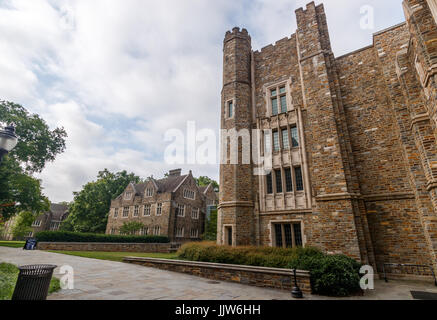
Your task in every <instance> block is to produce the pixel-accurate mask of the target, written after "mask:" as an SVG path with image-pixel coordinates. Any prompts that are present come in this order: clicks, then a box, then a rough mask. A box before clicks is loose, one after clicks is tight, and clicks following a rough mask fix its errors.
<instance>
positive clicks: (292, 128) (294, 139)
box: [290, 124, 300, 149]
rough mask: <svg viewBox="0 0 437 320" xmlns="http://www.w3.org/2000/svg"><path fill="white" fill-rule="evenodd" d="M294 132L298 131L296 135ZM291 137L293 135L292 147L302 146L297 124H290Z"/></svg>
mask: <svg viewBox="0 0 437 320" xmlns="http://www.w3.org/2000/svg"><path fill="white" fill-rule="evenodd" d="M293 132H295V133H296V134H295V136H294V135H293ZM290 137H291V148H292V149H294V148H299V147H300V141H299V128H298V127H297V124H295V125H292V126H290ZM295 142H296V143H295Z"/></svg>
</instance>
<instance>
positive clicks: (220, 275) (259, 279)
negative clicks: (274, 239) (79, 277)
mask: <svg viewBox="0 0 437 320" xmlns="http://www.w3.org/2000/svg"><path fill="white" fill-rule="evenodd" d="M123 262H127V263H133V264H138V265H142V266H145V267H152V268H158V269H163V270H167V271H175V272H181V273H187V274H191V275H195V276H199V277H203V278H208V279H212V280H220V281H229V282H237V283H241V284H247V285H251V286H256V287H264V288H274V289H281V290H287V291H291V289H292V287H293V283H294V281H293V272H292V271H291V270H289V269H276V268H264V267H253V266H242V265H232V264H220V263H209V262H194V261H182V260H168V259H153V258H138V257H125V258H124V259H123ZM297 283H298V285H299V287H300V289H301V290H302V292H303V293H306V294H310V293H311V284H310V274H309V272H308V271H301V270H298V271H297Z"/></svg>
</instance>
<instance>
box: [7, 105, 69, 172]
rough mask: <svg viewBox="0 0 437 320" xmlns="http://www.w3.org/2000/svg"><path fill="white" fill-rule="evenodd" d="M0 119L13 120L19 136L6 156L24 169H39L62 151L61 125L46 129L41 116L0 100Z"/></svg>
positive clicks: (63, 144) (32, 170)
mask: <svg viewBox="0 0 437 320" xmlns="http://www.w3.org/2000/svg"><path fill="white" fill-rule="evenodd" d="M0 121H1V122H3V123H14V124H15V126H16V133H17V136H18V138H19V140H18V144H17V146H16V147H15V148H14V150H13V151H12V152H11V153H10V155H9V156H10V157H11V158H13V159H15V160H17V162H19V163H20V164H21V165H22V166H23V167H24V169H25V171H26V172H28V173H33V172H41V171H42V169H44V167H45V165H46V163H47V162H51V161H54V160H55V158H56V156H57V155H58V154H60V153H62V152H64V151H65V138H66V137H67V133H66V132H65V130H64V128H56V129H54V130H50V128H49V126H48V125H47V123H46V122H45V121H44V119H42V118H41V117H40V116H39V115H37V114H31V113H29V111H27V110H26V109H25V108H23V107H22V106H21V105H19V104H15V103H13V102H8V101H0Z"/></svg>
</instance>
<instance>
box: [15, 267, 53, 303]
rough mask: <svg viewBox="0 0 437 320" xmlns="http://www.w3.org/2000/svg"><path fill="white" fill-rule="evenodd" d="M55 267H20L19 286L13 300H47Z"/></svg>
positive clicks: (17, 285)
mask: <svg viewBox="0 0 437 320" xmlns="http://www.w3.org/2000/svg"><path fill="white" fill-rule="evenodd" d="M56 267H57V266H55V265H47V264H40V265H30V266H21V267H18V269H19V270H20V273H19V274H18V279H17V284H16V285H15V290H14V294H13V295H12V300H46V299H47V295H48V293H49V287H50V281H51V280H52V276H53V270H55V268H56Z"/></svg>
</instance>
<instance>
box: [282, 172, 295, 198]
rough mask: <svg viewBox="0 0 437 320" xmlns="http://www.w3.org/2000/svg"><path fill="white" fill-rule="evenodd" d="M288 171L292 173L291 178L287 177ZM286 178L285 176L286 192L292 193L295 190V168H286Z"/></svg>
mask: <svg viewBox="0 0 437 320" xmlns="http://www.w3.org/2000/svg"><path fill="white" fill-rule="evenodd" d="M287 172H289V173H290V175H289V179H287ZM284 178H285V192H286V193H292V192H293V191H294V183H293V170H292V169H291V168H290V167H288V168H284ZM289 186H290V188H289Z"/></svg>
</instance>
